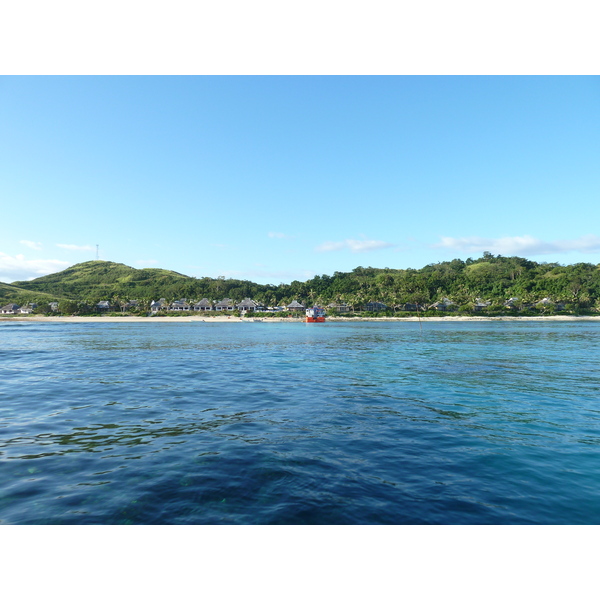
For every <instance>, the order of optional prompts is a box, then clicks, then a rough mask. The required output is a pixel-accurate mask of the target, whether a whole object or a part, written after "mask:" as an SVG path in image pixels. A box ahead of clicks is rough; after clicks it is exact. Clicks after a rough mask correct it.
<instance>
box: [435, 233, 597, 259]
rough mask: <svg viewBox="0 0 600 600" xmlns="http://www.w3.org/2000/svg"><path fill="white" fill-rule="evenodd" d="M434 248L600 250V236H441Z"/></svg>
mask: <svg viewBox="0 0 600 600" xmlns="http://www.w3.org/2000/svg"><path fill="white" fill-rule="evenodd" d="M434 247H436V248H447V249H448V250H454V251H457V252H476V253H482V252H486V251H487V252H491V253H492V254H502V255H504V256H508V255H514V254H527V255H538V254H560V253H565V252H583V253H592V252H600V237H598V236H596V235H584V236H581V237H580V238H577V239H575V240H556V241H554V242H545V241H543V240H539V239H537V238H534V237H533V236H531V235H523V236H514V237H503V238H496V239H494V238H480V237H464V238H452V237H443V238H442V241H441V242H440V243H439V244H435V246H434Z"/></svg>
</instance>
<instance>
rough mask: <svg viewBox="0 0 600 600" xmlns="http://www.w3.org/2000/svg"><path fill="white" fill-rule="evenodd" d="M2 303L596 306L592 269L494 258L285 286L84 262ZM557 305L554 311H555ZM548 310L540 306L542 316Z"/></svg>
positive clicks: (597, 275)
mask: <svg viewBox="0 0 600 600" xmlns="http://www.w3.org/2000/svg"><path fill="white" fill-rule="evenodd" d="M0 294H1V295H0V298H2V301H3V302H8V301H13V302H16V303H20V302H21V303H22V302H24V301H29V302H31V301H38V302H40V303H43V302H45V303H47V302H48V301H49V300H51V299H52V300H59V301H60V300H62V301H63V303H64V302H66V301H71V307H72V306H73V305H74V303H84V304H87V305H88V306H93V305H95V303H97V302H98V301H100V300H111V301H113V302H119V301H121V302H123V301H126V300H130V299H136V300H138V301H140V305H141V308H142V309H147V307H148V306H149V303H150V301H151V300H153V299H154V300H155V299H158V298H166V299H167V300H168V301H172V300H174V299H179V298H187V299H188V300H193V301H195V300H199V299H200V298H203V297H206V298H208V299H209V300H220V299H222V298H224V297H229V298H232V299H233V300H235V301H240V300H242V299H243V298H245V297H250V298H253V299H254V300H256V301H257V302H260V303H263V304H264V305H266V306H273V305H281V304H287V303H289V302H291V301H292V300H299V301H300V302H303V303H322V304H328V303H330V302H336V303H346V304H349V305H351V306H352V307H355V308H359V307H362V306H363V305H364V304H365V303H367V302H371V301H376V302H383V303H385V304H387V305H388V307H390V310H394V309H401V307H402V304H404V303H419V304H421V305H430V304H431V303H433V302H435V301H438V300H441V299H442V298H444V297H447V298H449V299H451V300H452V301H453V302H454V303H455V307H456V308H458V309H459V310H462V311H465V312H467V311H470V310H472V309H473V307H474V304H475V303H476V302H477V299H482V300H485V301H487V302H489V303H490V306H489V307H488V308H487V309H486V311H487V312H494V311H496V312H497V311H499V310H501V309H502V307H503V305H504V303H505V302H506V300H508V299H509V298H511V297H516V298H518V299H519V300H518V307H523V305H525V306H527V305H535V304H536V303H537V302H539V301H540V300H542V299H543V298H550V299H551V300H552V301H553V303H555V304H560V305H564V309H565V310H566V311H567V312H579V311H595V310H598V309H600V267H599V266H598V265H593V264H589V263H578V264H574V265H568V266H563V265H559V264H557V263H537V262H534V261H530V260H527V259H525V258H519V257H516V256H513V257H504V256H494V255H492V254H490V253H488V252H486V253H484V255H483V257H481V258H478V259H475V260H474V259H467V260H466V261H463V260H459V259H455V260H452V261H447V262H441V263H436V264H431V265H427V266H426V267H423V268H422V269H377V268H372V267H357V268H356V269H354V270H353V271H351V272H349V273H340V272H336V273H334V274H333V275H321V276H316V277H313V278H312V279H310V280H308V281H305V282H301V281H293V282H292V283H290V284H280V285H277V286H276V285H260V284H257V283H253V282H250V281H243V280H237V279H225V278H216V279H213V278H209V277H204V278H200V279H197V278H194V277H188V276H186V275H182V274H180V273H176V272H174V271H166V270H163V269H134V268H132V267H128V266H126V265H123V264H118V263H112V262H106V261H90V262H85V263H81V264H78V265H74V266H73V267H70V268H69V269H66V270H65V271H62V272H60V273H55V274H53V275H47V276H45V277H40V278H38V279H34V280H33V281H20V282H15V283H14V284H12V285H9V284H0ZM561 308H562V306H561ZM548 310H552V308H551V307H550V308H548V307H546V308H544V311H546V312H547V311H548Z"/></svg>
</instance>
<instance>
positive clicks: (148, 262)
mask: <svg viewBox="0 0 600 600" xmlns="http://www.w3.org/2000/svg"><path fill="white" fill-rule="evenodd" d="M135 264H136V265H157V264H158V261H157V260H154V259H153V258H149V259H148V260H136V261H135Z"/></svg>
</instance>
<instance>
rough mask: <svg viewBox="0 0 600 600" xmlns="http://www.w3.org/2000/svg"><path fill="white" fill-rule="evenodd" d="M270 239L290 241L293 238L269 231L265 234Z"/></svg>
mask: <svg viewBox="0 0 600 600" xmlns="http://www.w3.org/2000/svg"><path fill="white" fill-rule="evenodd" d="M267 235H268V236H269V237H270V238H274V239H277V240H289V239H292V237H293V236H291V235H287V234H286V233H279V232H277V231H269V233H268V234H267Z"/></svg>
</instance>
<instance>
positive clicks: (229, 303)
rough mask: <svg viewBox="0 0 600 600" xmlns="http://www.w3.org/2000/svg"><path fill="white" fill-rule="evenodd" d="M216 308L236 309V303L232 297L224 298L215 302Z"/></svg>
mask: <svg viewBox="0 0 600 600" xmlns="http://www.w3.org/2000/svg"><path fill="white" fill-rule="evenodd" d="M215 310H221V311H223V310H235V304H234V302H233V300H232V299H231V298H223V300H221V302H217V303H216V304H215Z"/></svg>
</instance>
